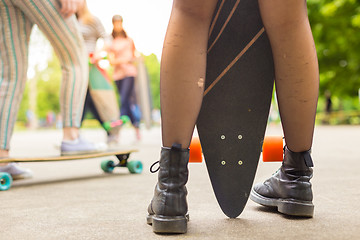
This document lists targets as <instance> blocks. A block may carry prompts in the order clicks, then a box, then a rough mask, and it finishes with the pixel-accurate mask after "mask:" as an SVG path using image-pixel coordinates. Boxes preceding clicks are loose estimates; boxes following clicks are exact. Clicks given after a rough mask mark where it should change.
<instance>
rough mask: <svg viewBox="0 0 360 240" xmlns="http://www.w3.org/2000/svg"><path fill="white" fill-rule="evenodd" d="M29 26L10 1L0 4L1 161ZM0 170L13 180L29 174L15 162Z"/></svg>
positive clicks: (19, 90)
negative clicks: (7, 173)
mask: <svg viewBox="0 0 360 240" xmlns="http://www.w3.org/2000/svg"><path fill="white" fill-rule="evenodd" d="M32 26H33V23H32V22H31V21H29V19H27V18H26V17H25V16H24V14H23V13H22V12H21V11H20V10H19V9H18V8H16V7H15V6H14V5H13V3H12V1H10V0H3V1H0V49H1V50H0V158H6V157H8V156H9V147H10V139H11V136H12V133H13V130H14V124H15V121H16V117H17V113H18V110H19V107H20V102H21V99H22V95H23V91H24V88H25V84H26V73H27V66H28V60H27V56H28V43H29V39H30V33H31V29H32ZM0 171H4V172H9V173H10V174H11V175H12V177H13V178H14V179H20V178H28V177H31V175H32V174H31V171H29V170H26V169H22V168H20V167H19V166H18V165H17V164H15V163H11V164H2V165H1V166H0Z"/></svg>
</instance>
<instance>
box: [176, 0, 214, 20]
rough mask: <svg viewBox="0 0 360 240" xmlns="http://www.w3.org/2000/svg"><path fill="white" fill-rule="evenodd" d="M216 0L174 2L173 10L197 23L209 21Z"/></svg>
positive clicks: (181, 0) (182, 0)
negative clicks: (195, 20)
mask: <svg viewBox="0 0 360 240" xmlns="http://www.w3.org/2000/svg"><path fill="white" fill-rule="evenodd" d="M216 2H217V1H216V0H174V5H173V9H174V10H175V11H178V12H179V13H181V14H184V15H186V16H188V17H190V18H194V19H197V20H198V21H210V20H211V18H212V15H213V12H214V8H215V5H216Z"/></svg>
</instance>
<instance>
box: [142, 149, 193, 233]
mask: <svg viewBox="0 0 360 240" xmlns="http://www.w3.org/2000/svg"><path fill="white" fill-rule="evenodd" d="M188 162H189V149H181V145H179V144H174V145H173V146H172V148H162V150H161V158H160V161H159V165H160V167H159V169H160V171H159V175H158V183H157V184H156V187H155V192H154V197H153V199H152V201H151V203H150V205H149V207H148V212H149V215H148V217H147V223H148V224H150V225H152V228H153V231H154V232H156V233H186V231H187V221H188V214H187V211H188V206H187V201H186V195H187V190H186V187H185V184H186V182H187V180H188V173H189V171H188V168H187V165H188ZM159 169H158V170H159ZM151 171H152V170H151ZM156 171H157V170H156ZM156 171H152V172H156Z"/></svg>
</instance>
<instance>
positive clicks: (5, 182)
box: [0, 172, 12, 191]
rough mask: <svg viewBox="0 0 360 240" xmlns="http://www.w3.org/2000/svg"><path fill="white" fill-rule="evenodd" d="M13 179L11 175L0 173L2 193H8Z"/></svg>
mask: <svg viewBox="0 0 360 240" xmlns="http://www.w3.org/2000/svg"><path fill="white" fill-rule="evenodd" d="M11 184H12V177H11V175H10V174H9V173H6V172H1V173H0V191H6V190H8V189H9V188H10V187H11Z"/></svg>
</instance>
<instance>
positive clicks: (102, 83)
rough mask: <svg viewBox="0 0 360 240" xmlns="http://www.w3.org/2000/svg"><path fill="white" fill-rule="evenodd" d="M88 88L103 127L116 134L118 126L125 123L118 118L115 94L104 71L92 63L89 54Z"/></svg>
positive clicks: (118, 111)
mask: <svg viewBox="0 0 360 240" xmlns="http://www.w3.org/2000/svg"><path fill="white" fill-rule="evenodd" d="M89 90H90V95H91V97H92V99H93V101H94V104H95V108H96V110H97V112H98V113H99V116H100V119H101V120H102V121H103V127H104V128H105V130H106V131H108V132H110V133H113V134H117V133H118V131H119V130H120V127H121V126H122V125H123V124H124V123H125V121H124V119H120V108H119V104H118V100H117V96H116V93H115V90H114V88H113V85H112V83H111V80H110V78H109V76H108V75H107V73H106V71H105V70H104V69H102V68H100V67H99V66H98V65H97V64H96V63H92V55H91V54H90V61H89Z"/></svg>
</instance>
